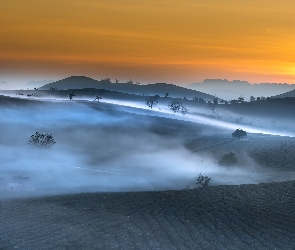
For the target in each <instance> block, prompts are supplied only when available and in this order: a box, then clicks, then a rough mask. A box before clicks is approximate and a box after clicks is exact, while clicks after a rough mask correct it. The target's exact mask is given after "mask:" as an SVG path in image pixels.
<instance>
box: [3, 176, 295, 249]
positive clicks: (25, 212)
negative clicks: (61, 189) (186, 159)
mask: <svg viewBox="0 0 295 250" xmlns="http://www.w3.org/2000/svg"><path fill="white" fill-rule="evenodd" d="M0 204H1V206H0V208H1V213H0V221H1V222H0V223H1V226H0V228H1V229H0V230H1V232H0V235H1V236H0V249H15V248H18V249H93V248H101V249H132V248H133V249H190V248H194V249H294V246H295V226H294V225H295V216H294V215H295V182H292V181H288V182H281V183H269V184H258V185H240V186H216V187H209V188H207V189H206V188H199V189H191V190H181V191H164V192H163V191H162V192H130V193H85V194H74V195H62V196H48V197H35V198H26V199H25V198H24V199H20V198H14V199H8V198H2V199H1V200H0Z"/></svg>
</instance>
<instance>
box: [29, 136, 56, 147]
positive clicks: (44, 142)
mask: <svg viewBox="0 0 295 250" xmlns="http://www.w3.org/2000/svg"><path fill="white" fill-rule="evenodd" d="M55 143H56V142H55V141H54V139H53V136H52V135H51V134H50V135H49V134H40V133H39V132H36V133H35V134H34V135H32V136H31V137H30V139H29V141H28V144H29V145H32V146H35V147H40V148H50V147H51V146H53V145H54V144H55Z"/></svg>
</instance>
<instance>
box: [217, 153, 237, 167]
mask: <svg viewBox="0 0 295 250" xmlns="http://www.w3.org/2000/svg"><path fill="white" fill-rule="evenodd" d="M237 163H238V158H237V157H236V155H235V154H234V153H233V152H229V153H228V154H225V155H223V156H222V158H221V160H219V161H218V164H219V165H221V166H228V167H230V166H234V165H236V164H237Z"/></svg>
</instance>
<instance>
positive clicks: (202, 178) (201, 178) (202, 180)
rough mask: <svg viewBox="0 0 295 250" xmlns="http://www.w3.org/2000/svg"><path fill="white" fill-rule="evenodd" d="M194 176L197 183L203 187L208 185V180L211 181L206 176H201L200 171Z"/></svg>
mask: <svg viewBox="0 0 295 250" xmlns="http://www.w3.org/2000/svg"><path fill="white" fill-rule="evenodd" d="M196 178H197V185H198V184H201V185H202V186H203V187H208V186H209V182H210V181H212V179H211V178H209V177H208V176H203V175H202V174H201V173H200V174H199V176H198V177H196Z"/></svg>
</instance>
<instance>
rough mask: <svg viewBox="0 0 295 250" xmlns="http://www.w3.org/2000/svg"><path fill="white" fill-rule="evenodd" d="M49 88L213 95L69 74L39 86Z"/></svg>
mask: <svg viewBox="0 0 295 250" xmlns="http://www.w3.org/2000/svg"><path fill="white" fill-rule="evenodd" d="M50 88H57V89H61V90H62V89H83V88H94V89H105V90H111V91H117V92H122V93H129V94H135V95H149V96H150V95H160V96H164V95H165V94H166V93H168V94H169V97H174V98H183V97H186V98H188V99H193V98H194V97H201V98H204V99H205V100H212V98H213V96H212V95H209V94H205V93H202V92H200V91H196V90H191V89H187V88H183V87H179V86H176V85H173V84H166V83H156V84H148V85H137V84H130V83H111V82H106V81H103V80H101V81H98V80H95V79H92V78H89V77H86V76H71V77H68V78H65V79H62V80H59V81H56V82H53V83H49V84H46V85H44V86H42V87H40V88H39V89H40V90H48V89H50Z"/></svg>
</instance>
